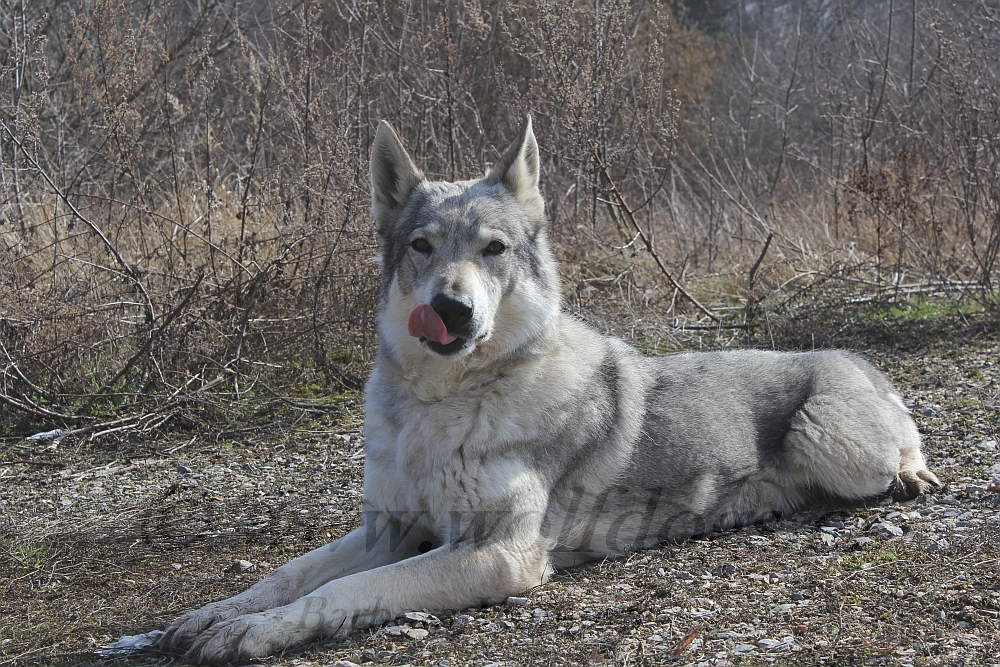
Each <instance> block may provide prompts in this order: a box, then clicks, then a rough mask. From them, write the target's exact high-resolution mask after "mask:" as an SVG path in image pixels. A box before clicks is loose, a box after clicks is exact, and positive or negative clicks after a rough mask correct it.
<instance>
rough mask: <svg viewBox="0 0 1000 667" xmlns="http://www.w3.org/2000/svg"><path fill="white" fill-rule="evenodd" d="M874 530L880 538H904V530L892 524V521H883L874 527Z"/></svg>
mask: <svg viewBox="0 0 1000 667" xmlns="http://www.w3.org/2000/svg"><path fill="white" fill-rule="evenodd" d="M872 530H873V531H875V534H876V535H878V536H879V537H884V538H886V539H890V538H893V537H902V536H903V529H902V528H900V527H899V526H897V525H896V524H894V523H892V522H891V521H882V522H881V523H876V524H875V525H874V526H872Z"/></svg>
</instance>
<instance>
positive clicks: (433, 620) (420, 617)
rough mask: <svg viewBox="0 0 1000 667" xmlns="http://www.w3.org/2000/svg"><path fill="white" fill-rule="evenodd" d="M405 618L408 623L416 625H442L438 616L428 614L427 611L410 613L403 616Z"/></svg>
mask: <svg viewBox="0 0 1000 667" xmlns="http://www.w3.org/2000/svg"><path fill="white" fill-rule="evenodd" d="M403 618H405V619H406V620H408V621H413V622H414V623H426V624H428V625H435V624H437V623H440V621H438V618H437V616H435V615H434V614H428V613H427V612H426V611H408V612H406V613H405V614H403Z"/></svg>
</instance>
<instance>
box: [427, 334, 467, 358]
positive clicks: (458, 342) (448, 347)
mask: <svg viewBox="0 0 1000 667" xmlns="http://www.w3.org/2000/svg"><path fill="white" fill-rule="evenodd" d="M420 342H421V343H424V344H425V345H426V346H427V347H428V348H430V349H431V351H433V352H437V353H438V354H440V355H442V356H445V357H447V356H450V355H452V354H455V353H457V352H458V351H459V350H461V349H462V348H463V347H465V344H466V343H468V342H469V340H468V339H467V338H455V339H454V340H453V341H451V342H450V343H447V344H444V343H440V342H438V341H436V340H431V339H429V338H427V337H426V336H420Z"/></svg>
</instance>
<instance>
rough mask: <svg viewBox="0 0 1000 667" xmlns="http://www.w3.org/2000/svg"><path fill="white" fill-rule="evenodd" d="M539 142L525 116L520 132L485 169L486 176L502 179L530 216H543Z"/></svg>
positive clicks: (539, 218) (540, 218) (496, 181)
mask: <svg viewBox="0 0 1000 667" xmlns="http://www.w3.org/2000/svg"><path fill="white" fill-rule="evenodd" d="M538 171H539V167H538V143H537V142H536V141H535V133H534V132H532V131H531V116H525V118H524V125H523V126H522V127H521V133H520V136H518V138H517V140H515V141H514V143H512V144H511V145H510V146H509V147H508V148H507V150H506V151H504V154H503V156H501V158H500V159H499V160H498V161H497V163H496V164H494V165H493V166H492V167H490V169H489V171H487V172H486V180H488V181H492V182H493V183H502V184H503V185H504V186H505V187H506V188H507V190H508V191H509V192H510V193H511V194H512V195H513V196H514V199H516V200H517V201H518V202H519V203H520V204H521V205H522V206H524V208H525V210H526V211H527V212H528V215H529V217H532V218H535V219H537V220H542V219H543V218H544V216H545V202H544V201H543V200H542V193H541V192H540V191H539V189H538Z"/></svg>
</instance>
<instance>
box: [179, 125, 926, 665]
mask: <svg viewBox="0 0 1000 667" xmlns="http://www.w3.org/2000/svg"><path fill="white" fill-rule="evenodd" d="M371 171H372V201H373V204H372V207H373V212H374V214H375V219H376V224H377V226H378V230H379V234H380V238H381V243H382V249H381V261H382V267H383V272H384V276H383V286H382V289H381V292H380V305H379V310H378V325H379V333H380V344H379V351H378V357H377V363H376V367H375V370H374V371H373V373H372V376H371V378H370V380H369V382H368V386H367V390H366V399H365V409H366V418H365V437H366V445H365V447H366V454H367V456H366V461H365V488H364V512H363V525H362V526H361V527H360V528H358V529H357V530H355V531H353V532H352V533H350V534H348V535H347V536H345V537H343V538H341V539H340V540H337V541H335V542H333V543H331V544H330V545H327V546H326V547H322V548H320V549H317V550H315V551H312V552H310V553H308V554H306V555H304V556H302V557H300V558H297V559H296V560H294V561H292V562H291V563H288V564H287V565H285V566H283V567H281V568H279V569H278V570H276V571H275V572H273V573H271V574H270V575H268V577H266V578H265V579H264V580H263V581H261V582H260V583H258V584H256V585H255V586H253V587H251V588H250V589H249V590H247V591H245V592H244V593H241V594H240V595H237V596H235V597H233V598H231V599H229V600H225V601H223V602H218V603H214V604H212V605H209V606H207V607H205V608H203V609H200V610H197V611H194V612H191V613H189V614H186V615H185V616H182V617H181V618H179V619H178V620H177V621H175V622H174V623H173V624H172V625H171V626H170V628H169V629H168V631H167V634H166V635H165V637H164V640H163V644H164V645H165V646H170V647H177V648H184V649H187V650H188V657H189V658H190V659H193V660H197V661H208V662H222V661H229V660H237V659H238V660H247V659H252V658H257V657H261V656H263V655H267V654H268V653H271V652H274V651H278V650H281V649H283V648H284V647H286V646H288V645H290V644H293V643H297V642H302V641H306V640H308V639H311V638H313V637H317V636H322V635H329V634H339V633H345V632H349V631H351V630H354V629H359V628H363V627H365V626H367V625H370V624H372V623H378V622H380V621H382V620H384V619H386V618H390V617H392V616H394V615H395V614H398V613H401V612H404V611H408V610H412V609H441V608H463V607H467V606H469V605H472V604H479V603H481V602H495V601H500V600H503V599H505V598H506V597H507V596H508V595H512V594H516V593H520V592H522V591H524V590H526V589H528V588H531V587H532V586H535V585H537V584H539V583H541V582H543V581H544V580H545V578H546V577H547V576H548V574H549V573H550V572H551V570H552V568H553V567H565V566H572V565H576V564H579V563H582V562H584V561H587V560H590V559H593V558H601V557H604V556H608V555H616V554H621V553H623V552H625V551H626V550H628V549H635V548H647V547H654V546H656V545H657V544H660V543H663V542H666V541H674V540H679V539H683V538H685V537H687V536H689V535H692V534H696V533H703V532H706V531H710V530H713V529H717V528H722V527H726V526H731V525H734V524H739V523H745V522H748V521H755V520H757V519H760V518H762V517H766V516H769V515H771V514H773V513H775V512H788V511H792V510H795V509H796V508H798V507H801V506H803V505H804V504H805V503H807V502H809V501H810V500H812V499H815V498H817V497H825V496H829V497H839V498H845V499H850V500H860V499H863V498H867V497H870V496H875V495H878V494H881V493H884V492H886V491H888V490H890V488H895V489H896V490H897V491H900V492H905V493H910V494H916V493H921V492H924V491H927V490H928V489H929V488H930V487H931V486H937V485H938V484H939V483H938V481H937V478H936V477H935V476H934V474H933V473H931V472H930V471H929V470H927V467H926V465H925V463H924V459H923V456H922V454H921V452H920V436H919V434H918V432H917V429H916V426H915V424H914V423H913V420H912V419H911V418H910V416H909V414H908V412H907V410H906V408H905V407H904V405H903V402H902V400H901V399H900V397H899V394H898V393H897V392H896V391H895V390H894V389H893V388H892V386H891V385H890V384H889V382H888V381H887V380H886V379H885V377H884V376H883V375H882V374H881V373H879V372H878V371H877V370H875V369H874V368H873V367H872V366H871V365H870V364H868V363H866V362H865V361H863V360H862V359H860V358H859V357H857V356H856V355H853V354H850V353H846V352H838V351H824V352H809V353H777V352H760V351H738V352H721V353H691V354H679V355H674V356H668V357H662V358H652V359H651V358H646V357H643V356H642V355H640V354H639V353H638V352H636V351H635V350H633V349H632V348H630V347H629V346H627V345H625V344H624V343H623V342H621V341H619V340H616V339H611V338H606V337H603V336H601V335H599V334H598V333H597V332H595V331H594V330H592V329H591V328H589V327H588V326H586V325H584V324H583V323H581V322H580V321H578V320H576V319H575V318H573V317H571V316H569V315H567V314H566V313H564V312H562V310H561V307H560V296H559V295H560V285H559V276H558V270H557V265H556V262H555V259H554V257H553V254H552V251H551V249H550V247H549V241H548V234H549V229H548V224H547V222H546V221H545V218H544V213H543V210H544V207H543V202H542V198H541V194H540V192H539V188H538V175H539V163H538V147H537V144H536V143H535V139H534V135H533V133H532V131H531V124H530V119H529V120H527V121H526V122H525V125H524V127H523V128H522V130H521V132H520V135H519V137H518V139H517V140H516V141H515V142H514V144H512V145H511V147H510V148H509V149H507V151H505V152H504V154H503V155H502V157H501V159H500V160H499V161H498V162H497V164H496V165H494V167H493V168H492V169H491V170H489V171H488V172H487V175H486V176H485V177H484V178H482V179H478V180H473V181H465V182H460V183H438V182H428V181H426V180H424V178H423V176H422V174H421V173H420V171H419V170H418V169H417V168H416V166H415V165H414V163H413V161H412V159H411V158H410V157H409V155H408V154H407V153H406V150H405V149H404V148H403V147H402V145H401V144H400V142H399V139H398V138H397V137H396V134H395V133H394V132H393V131H392V130H391V129H390V128H389V127H388V125H386V124H385V123H383V124H382V125H380V126H379V131H378V133H377V135H376V140H375V145H374V147H373V149H372V169H371ZM445 297H446V298H447V299H449V300H451V301H452V302H461V303H462V304H469V307H470V309H471V312H470V314H469V317H468V320H467V321H462V322H461V324H456V325H455V328H454V330H451V329H449V330H448V333H449V334H450V335H453V336H457V338H455V340H454V341H451V342H443V341H445V340H446V339H445V338H442V337H440V336H439V338H440V339H441V340H431V339H429V338H428V337H427V336H432V337H433V336H435V335H436V334H435V332H437V331H438V330H437V329H436V328H435V327H433V326H430V325H426V326H425V325H424V324H420V325H419V326H418V329H417V333H415V334H412V335H411V331H413V330H412V329H410V328H408V327H409V324H408V323H409V322H410V318H411V317H415V316H416V314H417V313H423V315H422V317H425V318H426V317H431V321H432V322H433V317H436V316H428V315H427V313H429V312H430V311H429V310H428V309H429V308H432V306H430V304H431V303H432V302H435V303H436V302H437V301H435V300H436V299H440V298H445ZM435 312H439V311H437V310H435ZM440 312H441V313H442V314H441V318H442V319H441V321H442V322H444V321H445V320H444V318H445V317H446V316H447V314H445V313H444V312H443V311H440ZM411 314H412V315H411ZM417 321H418V322H419V323H424V322H425V320H424V319H420V318H418V320H417ZM442 326H443V325H442ZM421 327H423V328H421ZM422 332H426V334H427V335H426V336H425V335H419V334H421V333H422ZM447 340H450V338H448V339H447Z"/></svg>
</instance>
